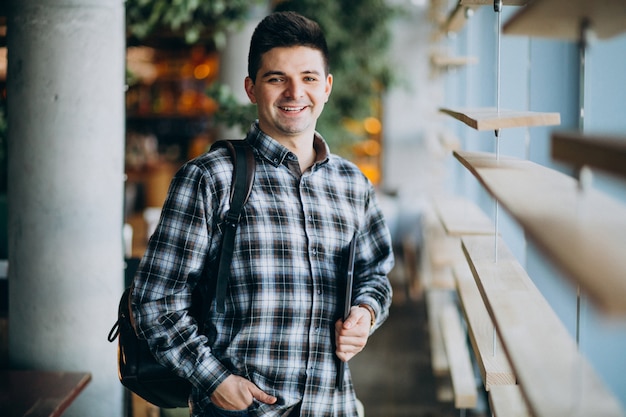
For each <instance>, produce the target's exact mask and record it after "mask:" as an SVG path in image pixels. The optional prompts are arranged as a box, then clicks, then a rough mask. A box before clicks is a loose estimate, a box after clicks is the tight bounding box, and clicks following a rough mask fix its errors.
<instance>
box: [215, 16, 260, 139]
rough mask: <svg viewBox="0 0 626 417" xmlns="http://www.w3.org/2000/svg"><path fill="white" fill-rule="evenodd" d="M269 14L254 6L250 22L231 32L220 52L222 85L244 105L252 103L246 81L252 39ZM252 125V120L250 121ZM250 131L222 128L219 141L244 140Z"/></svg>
mask: <svg viewBox="0 0 626 417" xmlns="http://www.w3.org/2000/svg"><path fill="white" fill-rule="evenodd" d="M268 13H269V6H268V5H258V6H253V7H252V8H251V10H250V14H249V17H248V20H247V21H246V22H245V23H244V24H243V26H242V27H241V28H237V30H231V31H230V32H228V34H227V36H226V44H225V45H224V47H223V48H222V49H221V50H220V75H219V81H220V83H222V84H224V85H226V86H228V87H230V89H231V91H232V92H233V94H234V95H235V97H236V98H237V100H238V101H239V102H240V103H242V104H248V103H250V100H249V99H248V96H247V95H246V90H245V88H244V80H245V78H246V76H247V75H248V49H249V48H250V38H252V33H253V32H254V29H255V28H256V26H257V25H258V24H259V22H260V21H261V20H262V19H263V18H264V17H265V16H267V14H268ZM250 123H252V120H251V121H250ZM247 130H248V126H243V131H242V129H238V128H236V127H233V128H228V127H226V126H220V129H219V136H220V137H219V139H236V138H243V137H244V135H245V134H246V132H247Z"/></svg>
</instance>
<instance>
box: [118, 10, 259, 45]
mask: <svg viewBox="0 0 626 417" xmlns="http://www.w3.org/2000/svg"><path fill="white" fill-rule="evenodd" d="M257 3H262V1H260V0H211V1H207V0H126V22H127V23H126V25H127V28H128V31H129V34H130V36H132V37H136V38H138V39H140V40H143V39H146V38H147V37H149V36H150V35H152V34H154V33H155V32H156V31H166V32H169V33H170V34H171V35H172V36H178V37H182V38H183V39H184V40H185V42H186V43H187V44H195V43H199V42H201V41H202V42H204V43H207V42H213V43H214V44H215V45H217V46H218V47H219V46H221V45H223V43H224V40H225V33H226V31H227V30H229V29H231V28H233V27H236V26H237V25H238V24H240V23H241V22H243V21H244V20H245V18H246V16H247V15H248V11H249V9H250V8H251V7H252V6H254V5H255V4H257Z"/></svg>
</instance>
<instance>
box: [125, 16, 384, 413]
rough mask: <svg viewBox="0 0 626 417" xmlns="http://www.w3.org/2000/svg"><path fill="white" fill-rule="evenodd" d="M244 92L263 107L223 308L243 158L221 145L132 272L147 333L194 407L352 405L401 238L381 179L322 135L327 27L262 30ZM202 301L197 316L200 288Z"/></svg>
mask: <svg viewBox="0 0 626 417" xmlns="http://www.w3.org/2000/svg"><path fill="white" fill-rule="evenodd" d="M248 74H249V75H248V77H247V78H246V80H245V89H246V92H247V94H248V97H249V98H250V100H251V102H252V103H255V104H256V105H257V108H258V120H257V121H256V122H255V123H254V124H253V125H252V127H251V128H250V131H249V133H248V134H247V137H246V140H247V141H248V142H249V144H250V145H251V146H252V148H253V150H254V153H255V157H256V161H257V167H256V179H255V182H254V185H253V189H252V193H251V195H250V197H249V200H248V202H247V204H246V206H245V209H244V213H243V216H242V220H241V223H240V225H239V229H238V230H237V237H236V241H235V251H234V256H233V263H232V266H231V274H230V277H229V281H228V293H227V296H226V303H225V304H226V305H225V311H224V312H218V311H217V309H216V306H215V302H214V300H213V299H212V298H211V296H210V295H208V294H210V293H211V291H212V289H213V288H214V285H215V283H214V280H213V279H212V278H214V277H215V271H216V270H217V260H218V258H219V250H220V241H221V236H222V229H221V228H222V226H223V220H224V214H225V212H226V210H227V209H228V201H229V192H230V183H231V178H232V171H233V166H232V163H231V161H230V157H229V155H228V154H227V153H226V151H225V150H221V149H218V150H216V151H212V152H209V153H207V154H205V155H203V156H200V157H199V158H197V159H195V160H192V161H190V162H188V163H187V164H185V165H184V166H183V167H182V168H181V169H180V171H179V172H178V173H177V174H176V176H175V177H174V179H173V180H172V184H171V186H170V190H169V192H168V197H167V200H166V202H165V204H164V207H163V210H162V215H161V219H160V221H159V224H158V226H157V228H156V231H155V233H154V234H153V236H152V237H151V239H150V241H149V243H148V248H147V250H146V253H145V254H144V257H143V259H142V261H141V264H140V266H139V269H138V272H137V275H136V276H135V281H134V289H133V294H132V305H133V314H134V316H135V320H136V326H137V332H138V334H139V335H140V336H141V337H143V338H146V339H147V340H148V343H149V345H150V347H151V350H152V351H153V353H154V354H155V356H156V357H157V359H158V360H159V361H160V362H161V363H163V364H165V365H166V366H169V367H171V368H172V369H174V370H175V371H176V372H177V373H178V374H180V375H181V376H184V377H185V378H187V379H189V380H190V381H191V383H192V384H193V387H194V388H193V390H192V394H191V398H190V408H191V414H192V415H193V416H194V417H196V416H198V417H199V416H202V417H206V416H234V415H237V416H338V417H340V416H346V417H347V416H350V417H355V416H356V415H357V412H356V398H355V393H354V390H353V387H352V383H351V379H350V372H349V370H346V372H345V377H344V381H343V384H342V385H343V389H338V388H337V384H336V376H337V369H338V359H337V358H339V360H342V361H345V362H347V361H348V360H349V359H350V358H352V357H353V356H354V355H355V354H357V353H358V352H360V351H361V350H362V349H363V347H364V346H365V344H366V342H367V339H368V337H369V335H370V334H371V332H372V331H373V330H374V329H376V328H377V327H378V326H380V324H381V323H382V322H383V321H384V320H385V319H386V317H387V315H388V310H389V306H390V304H391V287H390V285H389V281H388V279H387V273H388V272H389V270H390V269H391V267H392V266H393V255H392V250H391V239H390V236H389V232H388V230H387V227H386V225H385V222H384V219H383V216H382V214H381V211H380V209H379V208H378V206H377V203H376V197H375V194H374V189H373V187H372V185H371V183H370V182H369V181H367V179H366V178H365V177H364V176H363V174H362V173H361V172H360V171H359V170H358V169H357V167H356V166H355V165H353V164H352V163H350V162H348V161H346V160H344V159H341V158H339V157H337V156H335V155H332V154H330V152H329V149H328V147H327V145H326V143H325V142H324V140H323V139H322V137H321V136H320V135H319V134H318V133H316V132H315V125H316V122H317V119H318V117H319V115H320V114H321V112H322V109H323V108H324V104H325V103H326V102H327V100H328V97H329V95H330V92H331V89H332V83H333V78H332V75H331V74H330V73H329V67H328V50H327V46H326V41H325V39H324V36H323V34H322V32H321V30H320V28H319V26H318V25H317V24H316V23H314V22H312V21H310V20H308V19H306V18H304V17H303V16H301V15H298V14H296V13H293V12H283V13H274V14H271V15H270V16H268V17H266V18H265V19H264V20H263V21H262V22H261V23H260V24H259V25H258V27H257V28H256V30H255V32H254V34H253V36H252V40H251V45H250V52H249V57H248ZM353 236H355V237H354V238H355V239H357V240H356V243H357V244H356V248H357V249H356V261H355V272H354V290H353V300H352V301H353V303H352V307H351V310H350V315H349V317H348V318H347V320H345V322H344V321H343V320H341V313H342V312H341V309H342V306H341V304H342V301H341V300H342V289H343V284H342V282H343V281H342V279H343V277H344V276H345V274H346V271H345V261H344V259H345V257H346V251H347V248H348V246H349V244H350V242H351V240H352V238H353ZM196 287H199V288H201V289H202V293H203V294H205V300H204V307H205V308H204V311H203V314H202V315H201V316H200V317H197V318H194V317H193V316H192V315H191V314H190V313H189V310H190V307H191V299H192V296H191V294H192V292H193V291H194V289H195V288H196Z"/></svg>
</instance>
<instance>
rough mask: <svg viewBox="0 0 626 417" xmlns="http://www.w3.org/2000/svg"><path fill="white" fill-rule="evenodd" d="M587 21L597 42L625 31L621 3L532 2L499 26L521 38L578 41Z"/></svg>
mask: <svg viewBox="0 0 626 417" xmlns="http://www.w3.org/2000/svg"><path fill="white" fill-rule="evenodd" d="M583 22H587V23H588V24H589V25H590V26H589V27H590V29H591V30H593V32H594V33H595V34H596V36H597V37H598V38H600V39H606V38H610V37H613V36H615V35H618V34H620V33H622V32H624V31H626V23H625V22H626V9H625V8H624V2H623V1H622V0H604V1H589V0H535V1H533V2H529V4H528V5H527V6H526V7H524V8H522V9H520V11H519V12H517V13H516V14H515V15H514V16H513V17H511V18H510V19H509V20H508V21H507V22H506V23H505V24H504V26H503V28H502V33H504V34H506V35H525V36H537V37H545V38H557V39H566V40H572V41H578V40H579V39H580V35H581V33H580V32H581V25H582V24H583Z"/></svg>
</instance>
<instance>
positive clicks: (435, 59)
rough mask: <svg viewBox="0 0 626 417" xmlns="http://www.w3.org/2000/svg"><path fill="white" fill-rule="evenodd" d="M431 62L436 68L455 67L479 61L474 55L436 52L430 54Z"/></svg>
mask: <svg viewBox="0 0 626 417" xmlns="http://www.w3.org/2000/svg"><path fill="white" fill-rule="evenodd" d="M430 62H431V64H432V65H433V66H434V67H436V68H455V67H462V66H465V65H471V64H476V63H478V58H476V57H473V56H449V55H447V54H445V53H440V52H434V53H432V54H431V55H430Z"/></svg>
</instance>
